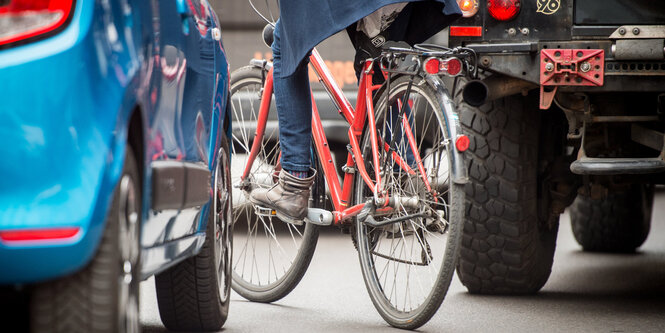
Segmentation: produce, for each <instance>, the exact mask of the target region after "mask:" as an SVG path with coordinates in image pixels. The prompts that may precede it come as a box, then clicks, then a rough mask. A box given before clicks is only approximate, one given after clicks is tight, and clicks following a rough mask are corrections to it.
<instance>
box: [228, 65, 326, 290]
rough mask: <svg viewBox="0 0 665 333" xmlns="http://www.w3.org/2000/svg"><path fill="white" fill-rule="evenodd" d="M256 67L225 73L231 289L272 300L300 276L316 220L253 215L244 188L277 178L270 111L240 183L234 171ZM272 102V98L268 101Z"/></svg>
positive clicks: (251, 108) (252, 120) (239, 166)
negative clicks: (228, 123) (228, 86)
mask: <svg viewBox="0 0 665 333" xmlns="http://www.w3.org/2000/svg"><path fill="white" fill-rule="evenodd" d="M262 77H263V73H261V69H260V68H257V67H254V66H247V67H243V68H240V69H238V70H236V71H234V72H233V73H232V74H231V104H230V106H231V112H232V114H233V145H232V146H233V148H232V152H231V155H232V157H233V158H232V170H231V179H232V184H233V185H234V188H233V191H234V193H233V213H234V214H233V215H234V234H233V238H234V241H233V262H232V267H233V274H232V276H233V284H232V287H233V290H235V291H236V292H237V293H238V294H240V295H241V296H243V297H245V298H246V299H248V300H250V301H254V302H274V301H277V300H279V299H281V298H282V297H284V296H286V295H288V294H289V293H290V292H291V291H292V290H293V289H294V288H295V287H296V285H298V283H299V282H300V280H301V279H302V277H303V275H304V274H305V271H306V270H307V267H308V266H309V263H310V261H311V259H312V255H313V254H314V250H315V248H316V243H317V240H318V235H319V233H318V229H317V227H316V226H314V225H311V224H309V223H306V224H305V225H304V226H295V225H292V224H289V223H285V222H282V221H280V220H279V219H278V218H277V217H269V216H261V215H257V214H256V213H255V211H254V207H253V206H252V204H251V203H250V202H249V197H248V196H249V190H251V189H252V188H257V187H271V186H272V185H273V184H274V183H275V182H276V181H277V174H278V172H279V170H278V163H277V162H278V159H279V155H280V154H279V152H280V149H279V136H278V128H277V121H276V113H275V110H272V111H271V114H270V116H271V117H270V118H269V120H268V124H267V126H266V129H265V134H264V137H263V142H261V149H260V151H259V154H258V156H257V158H256V160H255V161H254V163H253V165H252V167H251V171H250V174H249V177H248V183H247V185H246V187H245V188H244V189H241V188H239V187H238V186H239V184H240V177H241V176H242V173H243V170H244V168H245V165H246V163H247V158H248V156H249V151H250V149H251V147H252V144H253V142H254V139H255V133H256V124H257V117H258V113H259V105H260V104H261V93H262V91H263V90H262V87H263V86H262V84H263V80H262ZM272 105H274V99H273V103H272Z"/></svg>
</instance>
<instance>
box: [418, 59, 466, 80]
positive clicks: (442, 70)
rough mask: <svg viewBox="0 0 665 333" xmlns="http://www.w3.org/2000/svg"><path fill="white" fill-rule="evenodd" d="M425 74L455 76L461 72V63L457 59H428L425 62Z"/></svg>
mask: <svg viewBox="0 0 665 333" xmlns="http://www.w3.org/2000/svg"><path fill="white" fill-rule="evenodd" d="M425 72H427V73H428V74H432V75H438V74H445V75H449V76H457V75H459V74H460V73H461V72H462V61H460V60H459V59H457V58H448V59H439V58H429V59H427V60H425Z"/></svg>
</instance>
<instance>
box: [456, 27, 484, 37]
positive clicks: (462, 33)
mask: <svg viewBox="0 0 665 333" xmlns="http://www.w3.org/2000/svg"><path fill="white" fill-rule="evenodd" d="M450 35H451V36H455V37H482V36H483V27H450Z"/></svg>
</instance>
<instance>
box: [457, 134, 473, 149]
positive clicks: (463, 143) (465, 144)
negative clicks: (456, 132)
mask: <svg viewBox="0 0 665 333" xmlns="http://www.w3.org/2000/svg"><path fill="white" fill-rule="evenodd" d="M470 144H471V140H469V137H468V136H466V135H460V136H458V137H457V140H455V148H457V150H458V151H460V152H463V151H466V150H467V149H469V145H470Z"/></svg>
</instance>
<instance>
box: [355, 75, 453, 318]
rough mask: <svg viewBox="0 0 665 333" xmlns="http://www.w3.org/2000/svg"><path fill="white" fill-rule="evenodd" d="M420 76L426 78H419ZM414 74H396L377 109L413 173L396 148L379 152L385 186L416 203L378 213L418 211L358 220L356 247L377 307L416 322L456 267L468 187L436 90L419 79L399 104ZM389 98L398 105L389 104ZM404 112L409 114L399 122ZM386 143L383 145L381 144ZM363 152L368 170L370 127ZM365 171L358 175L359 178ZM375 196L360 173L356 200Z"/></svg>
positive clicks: (436, 302)
mask: <svg viewBox="0 0 665 333" xmlns="http://www.w3.org/2000/svg"><path fill="white" fill-rule="evenodd" d="M418 80H420V81H421V82H418ZM408 83H409V78H408V77H402V78H400V79H397V80H396V81H395V82H394V83H393V84H392V88H391V91H390V102H389V103H387V100H386V95H387V94H386V93H385V91H384V93H383V94H382V96H381V97H379V98H378V103H377V109H376V110H375V112H376V116H375V118H376V120H377V121H376V127H377V132H378V133H377V137H378V138H379V142H380V143H381V142H384V143H391V142H392V143H393V149H394V152H395V153H397V155H399V156H400V158H401V159H402V160H403V161H405V162H406V164H408V165H409V166H410V167H411V168H412V170H414V173H415V174H409V173H407V172H406V171H405V168H404V167H400V166H399V163H398V159H395V158H393V155H392V154H388V153H386V151H384V150H381V151H380V153H381V154H380V164H381V166H380V170H381V175H382V181H383V182H384V184H385V185H384V186H383V190H385V191H386V193H388V194H389V195H391V196H401V197H405V198H416V197H417V199H418V201H417V202H418V204H417V205H414V204H413V203H411V204H409V203H408V202H403V203H398V204H397V206H396V209H395V210H394V212H393V213H391V214H390V215H386V216H374V218H375V219H376V220H377V221H379V222H381V221H384V220H386V219H392V218H396V217H404V216H409V215H411V216H414V215H416V214H425V215H429V216H430V217H417V216H414V217H412V218H410V219H408V220H407V221H405V222H399V223H396V224H390V225H387V226H383V227H376V228H373V227H369V226H366V225H365V224H362V223H358V225H357V228H356V230H357V235H356V236H357V238H358V252H359V258H360V263H361V268H362V272H363V277H364V279H365V284H366V286H367V290H368V292H369V294H370V297H371V299H372V302H373V303H374V306H375V307H376V309H377V310H378V311H379V313H380V314H381V316H382V317H383V318H384V319H385V320H386V321H387V322H388V323H389V324H391V325H393V326H395V327H399V328H406V329H414V328H417V327H419V326H421V325H423V324H425V323H426V322H427V321H428V320H429V319H430V318H431V317H432V316H433V315H434V313H436V311H437V310H438V308H439V306H440V305H441V302H442V301H443V299H444V297H445V294H446V292H447V290H448V286H449V285H450V281H451V279H452V275H453V273H454V270H455V263H456V258H457V256H458V253H459V247H460V246H459V244H460V240H461V227H462V225H461V221H462V216H463V215H462V214H463V207H464V201H463V199H464V197H463V187H462V186H461V185H457V184H454V183H452V182H451V181H450V170H451V165H450V161H451V158H450V153H451V151H450V149H452V147H451V146H450V145H449V144H448V142H450V141H449V140H448V139H449V138H448V137H447V133H448V132H447V130H446V123H445V121H444V118H443V113H442V112H441V110H440V108H439V105H440V104H439V102H438V100H437V98H436V95H435V93H434V91H433V90H432V89H431V88H430V87H429V86H428V85H427V84H426V83H425V82H424V80H422V79H418V78H416V80H415V82H414V83H413V86H412V88H411V92H410V94H409V100H408V102H407V105H409V108H407V109H406V110H405V112H404V114H403V115H401V114H400V112H399V109H398V108H397V107H396V106H394V104H395V103H396V101H397V100H402V98H403V96H404V95H405V92H406V91H407V86H408ZM386 104H387V105H393V107H390V108H386ZM400 116H405V117H406V118H407V119H408V121H407V122H406V123H407V124H408V126H406V125H405V122H403V121H398V119H399V117H400ZM407 127H410V131H411V132H412V133H413V137H414V139H415V140H414V141H415V145H416V146H417V151H418V152H419V154H414V150H413V149H412V148H411V146H410V144H409V141H408V140H407V138H406V135H405V133H407V132H408V129H407ZM380 145H381V144H380ZM362 149H363V156H365V157H366V160H365V162H366V163H367V165H368V172H369V173H370V174H371V175H373V174H374V170H375V168H376V167H377V166H376V165H374V161H373V160H370V158H369V156H372V152H371V146H370V135H369V131H368V130H366V134H365V137H364V138H363V144H362ZM416 155H418V156H419V157H420V158H421V160H422V164H423V167H424V170H425V174H426V177H427V179H428V181H429V183H430V186H431V188H433V189H434V190H435V191H436V192H437V193H436V195H433V194H431V192H430V191H428V190H427V186H426V184H425V182H424V181H423V180H422V178H421V172H420V171H419V168H418V167H417V158H416ZM359 178H360V177H359ZM370 198H372V191H371V190H370V189H369V188H368V187H367V185H366V184H365V183H364V182H363V181H362V179H358V180H357V183H356V202H365V201H366V200H368V199H370Z"/></svg>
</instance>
